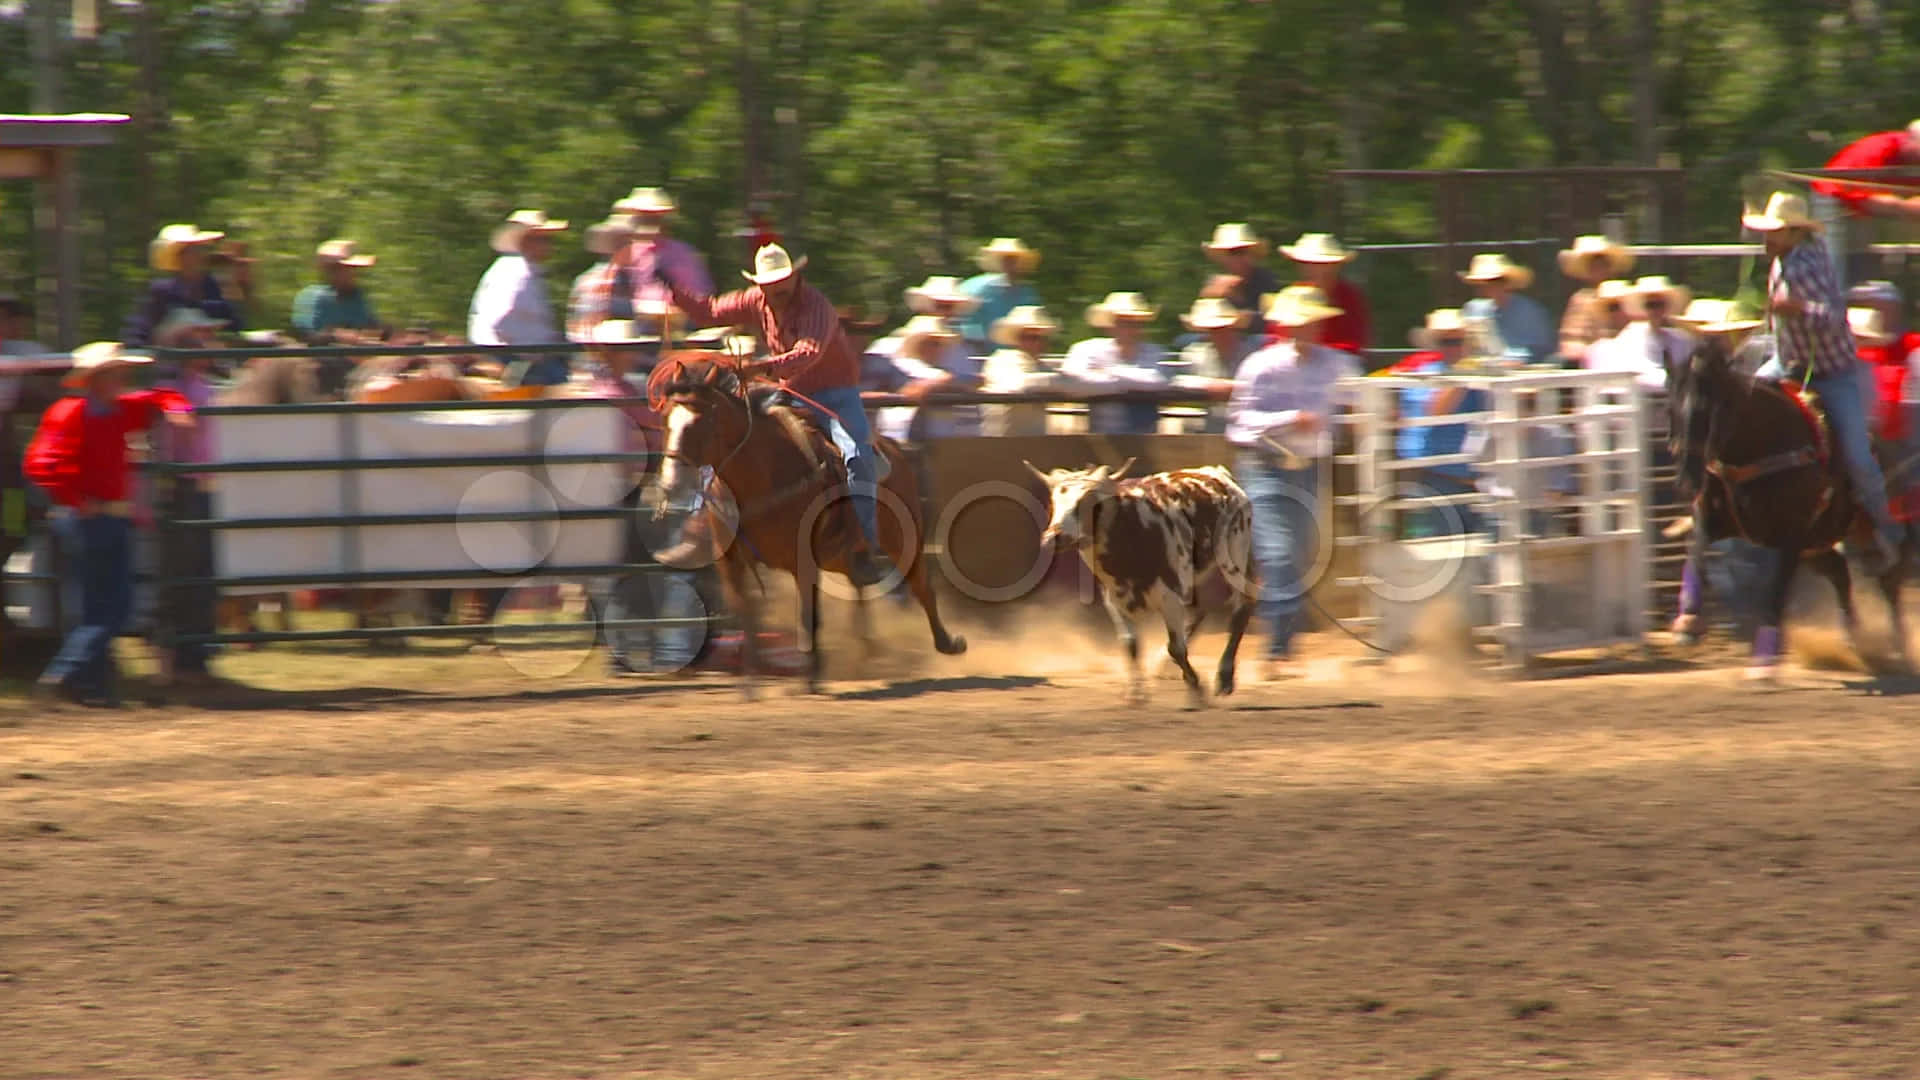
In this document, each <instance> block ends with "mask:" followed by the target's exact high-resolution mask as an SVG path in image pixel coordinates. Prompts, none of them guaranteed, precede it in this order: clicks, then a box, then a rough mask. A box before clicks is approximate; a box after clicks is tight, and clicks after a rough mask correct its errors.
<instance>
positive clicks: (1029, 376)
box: [980, 304, 1076, 435]
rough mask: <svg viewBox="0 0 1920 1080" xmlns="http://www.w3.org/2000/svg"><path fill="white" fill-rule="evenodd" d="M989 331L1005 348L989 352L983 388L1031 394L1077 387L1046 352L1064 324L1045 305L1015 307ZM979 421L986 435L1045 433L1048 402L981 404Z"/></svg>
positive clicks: (993, 391) (984, 370)
mask: <svg viewBox="0 0 1920 1080" xmlns="http://www.w3.org/2000/svg"><path fill="white" fill-rule="evenodd" d="M989 333H990V334H991V336H992V338H993V341H994V344H996V345H999V346H1000V348H999V349H998V350H997V351H995V352H994V354H993V355H992V356H989V357H987V362H986V364H985V365H984V366H983V367H982V369H981V372H980V389H981V390H982V391H984V392H986V393H989V394H1029V393H1037V392H1040V391H1053V392H1067V391H1071V390H1073V389H1075V388H1076V387H1075V380H1073V379H1070V378H1068V377H1067V376H1066V375H1064V374H1062V373H1061V372H1060V370H1059V368H1058V366H1057V365H1056V364H1055V363H1054V362H1052V361H1050V360H1049V359H1048V357H1047V349H1048V347H1049V346H1050V345H1051V344H1052V343H1053V339H1054V338H1055V336H1057V335H1058V334H1059V333H1060V324H1059V323H1057V322H1055V321H1054V319H1053V316H1051V315H1049V314H1047V309H1046V308H1043V307H1036V306H1034V305H1031V304H1027V305H1023V306H1021V307H1016V308H1014V309H1013V310H1012V311H1010V312H1008V313H1007V314H1006V317H1004V318H1000V319H995V320H994V322H993V328H992V330H991V331H989ZM980 425H981V428H980V429H981V433H982V434H985V435H1045V434H1046V433H1047V407H1046V405H1044V404H1041V403H1038V402H1034V403H1022V404H1019V405H987V406H984V407H983V408H982V409H981V417H980Z"/></svg>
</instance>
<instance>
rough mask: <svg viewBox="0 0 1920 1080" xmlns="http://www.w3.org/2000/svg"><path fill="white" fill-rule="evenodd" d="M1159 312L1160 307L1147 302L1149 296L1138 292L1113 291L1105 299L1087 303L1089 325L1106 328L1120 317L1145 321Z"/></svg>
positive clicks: (1099, 328)
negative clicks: (1095, 302)
mask: <svg viewBox="0 0 1920 1080" xmlns="http://www.w3.org/2000/svg"><path fill="white" fill-rule="evenodd" d="M1158 314H1160V309H1159V308H1157V307H1154V306H1153V305H1152V304H1149V303H1147V298H1146V297H1144V296H1141V295H1140V294H1139V293H1137V292H1112V293H1108V294H1107V298H1106V299H1105V300H1102V301H1100V302H1099V303H1097V304H1088V305H1087V325H1088V326H1091V327H1093V328H1095V329H1097V330H1105V329H1108V328H1110V327H1111V326H1113V324H1114V322H1115V321H1117V320H1119V319H1139V320H1142V321H1144V320H1147V319H1151V318H1153V317H1154V316H1156V315H1158Z"/></svg>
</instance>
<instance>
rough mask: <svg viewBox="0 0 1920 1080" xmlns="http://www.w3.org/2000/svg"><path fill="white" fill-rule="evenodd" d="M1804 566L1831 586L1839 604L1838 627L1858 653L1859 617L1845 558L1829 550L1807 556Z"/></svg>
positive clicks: (1837, 552) (1851, 575)
mask: <svg viewBox="0 0 1920 1080" xmlns="http://www.w3.org/2000/svg"><path fill="white" fill-rule="evenodd" d="M1806 564H1807V569H1809V570H1812V571H1813V572H1814V573H1816V574H1819V575H1820V576H1821V577H1823V578H1826V579H1827V584H1829V585H1832V586H1833V594H1834V597H1835V599H1837V600H1838V601H1839V603H1840V625H1841V626H1843V627H1845V628H1846V631H1847V644H1848V645H1851V646H1853V651H1854V652H1855V653H1859V652H1860V641H1859V632H1860V615H1859V612H1858V610H1856V609H1855V607H1854V605H1853V571H1851V570H1849V569H1848V568H1847V560H1846V557H1845V556H1843V555H1841V554H1840V552H1839V551H1837V550H1834V549H1832V548H1829V549H1827V550H1825V551H1821V552H1816V553H1815V554H1813V555H1809V556H1807V557H1806Z"/></svg>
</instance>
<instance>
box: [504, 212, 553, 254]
mask: <svg viewBox="0 0 1920 1080" xmlns="http://www.w3.org/2000/svg"><path fill="white" fill-rule="evenodd" d="M566 231H567V223H566V222H564V221H554V220H551V219H549V218H548V217H547V215H546V212H545V211H543V210H515V211H514V212H513V213H511V214H509V215H507V220H506V221H505V222H503V223H501V224H500V225H498V226H496V227H495V228H494V230H493V250H495V251H497V252H499V253H500V254H502V255H513V254H517V253H518V252H519V251H520V241H521V240H522V239H524V238H525V237H526V235H527V234H528V233H558V232H566Z"/></svg>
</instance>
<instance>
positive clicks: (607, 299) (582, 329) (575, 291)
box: [567, 214, 634, 342]
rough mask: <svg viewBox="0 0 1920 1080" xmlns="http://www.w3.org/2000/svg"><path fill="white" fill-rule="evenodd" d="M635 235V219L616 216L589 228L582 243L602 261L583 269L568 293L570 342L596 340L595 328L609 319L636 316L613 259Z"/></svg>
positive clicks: (630, 291) (627, 290)
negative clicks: (617, 278)
mask: <svg viewBox="0 0 1920 1080" xmlns="http://www.w3.org/2000/svg"><path fill="white" fill-rule="evenodd" d="M633 236H634V219H633V218H631V217H625V216H622V215H620V214H614V215H613V216H611V217H609V218H607V220H605V221H600V222H595V223H594V224H592V225H589V226H587V231H586V235H585V236H584V237H582V241H583V243H584V244H585V245H586V249H587V251H588V252H589V253H591V254H594V255H597V256H599V261H598V262H595V263H594V264H593V265H592V266H589V267H587V268H586V269H585V270H582V271H581V272H580V274H579V275H578V276H576V277H575V278H574V279H573V288H571V289H569V290H568V291H567V340H568V341H578V342H587V341H592V340H594V335H593V331H594V328H595V327H597V326H599V325H600V324H601V323H602V322H605V321H606V320H608V319H621V320H625V319H631V318H632V317H633V293H632V289H631V288H628V289H625V290H621V289H620V288H618V287H617V283H616V281H615V275H614V273H613V257H614V255H615V254H616V253H618V252H619V251H620V250H621V249H623V248H625V247H626V246H627V244H628V242H629V241H631V240H632V239H633Z"/></svg>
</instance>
